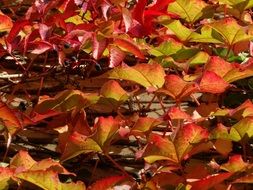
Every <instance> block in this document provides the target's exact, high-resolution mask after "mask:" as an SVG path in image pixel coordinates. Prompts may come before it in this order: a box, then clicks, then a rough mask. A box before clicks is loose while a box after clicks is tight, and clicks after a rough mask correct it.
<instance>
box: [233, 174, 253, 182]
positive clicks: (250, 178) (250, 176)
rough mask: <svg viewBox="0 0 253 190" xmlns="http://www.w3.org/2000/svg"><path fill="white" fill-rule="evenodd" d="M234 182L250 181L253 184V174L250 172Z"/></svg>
mask: <svg viewBox="0 0 253 190" xmlns="http://www.w3.org/2000/svg"><path fill="white" fill-rule="evenodd" d="M233 183H239V184H240V183H248V184H253V174H252V173H251V174H248V175H246V176H243V177H240V178H238V179H236V180H235V181H234V182H233Z"/></svg>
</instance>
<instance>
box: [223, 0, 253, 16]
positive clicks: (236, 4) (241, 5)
mask: <svg viewBox="0 0 253 190" xmlns="http://www.w3.org/2000/svg"><path fill="white" fill-rule="evenodd" d="M218 1H219V2H220V3H224V4H226V5H229V6H231V7H233V8H234V9H237V10H239V12H240V13H242V12H243V11H244V10H246V9H249V8H251V7H253V1H252V0H246V1H245V0H218Z"/></svg>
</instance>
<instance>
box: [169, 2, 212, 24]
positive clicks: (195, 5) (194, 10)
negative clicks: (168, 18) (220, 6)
mask: <svg viewBox="0 0 253 190" xmlns="http://www.w3.org/2000/svg"><path fill="white" fill-rule="evenodd" d="M168 11H169V12H171V13H175V14H177V15H179V16H180V17H181V18H182V19H184V20H186V21H187V22H189V23H194V22H195V21H197V20H198V19H200V18H201V17H202V16H203V15H206V14H208V13H209V12H210V11H211V8H208V5H207V4H206V3H205V2H204V1H202V0H191V1H188V0H176V1H175V2H173V3H170V4H169V6H168Z"/></svg>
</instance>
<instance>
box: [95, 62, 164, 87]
mask: <svg viewBox="0 0 253 190" xmlns="http://www.w3.org/2000/svg"><path fill="white" fill-rule="evenodd" d="M164 76H165V72H164V69H163V68H162V66H161V65H159V64H137V65H135V66H133V67H129V66H127V65H121V66H119V67H115V68H113V69H112V70H110V71H108V72H106V73H105V74H103V75H101V76H99V77H98V79H99V78H110V79H122V80H129V81H132V82H135V83H137V84H140V85H142V86H144V87H146V88H148V87H155V88H160V87H162V86H163V84H164Z"/></svg>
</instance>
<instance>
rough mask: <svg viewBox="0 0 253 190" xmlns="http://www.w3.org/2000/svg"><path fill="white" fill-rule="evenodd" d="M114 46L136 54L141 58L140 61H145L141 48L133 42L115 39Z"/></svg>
mask: <svg viewBox="0 0 253 190" xmlns="http://www.w3.org/2000/svg"><path fill="white" fill-rule="evenodd" d="M114 44H115V45H116V46H118V47H120V48H122V49H124V50H126V51H127V52H130V53H132V54H134V55H135V56H137V57H139V58H140V59H145V56H144V54H143V53H142V51H141V50H140V49H139V47H138V46H137V45H136V44H134V43H133V42H131V41H130V40H126V39H123V38H115V39H114Z"/></svg>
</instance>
